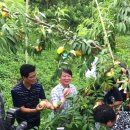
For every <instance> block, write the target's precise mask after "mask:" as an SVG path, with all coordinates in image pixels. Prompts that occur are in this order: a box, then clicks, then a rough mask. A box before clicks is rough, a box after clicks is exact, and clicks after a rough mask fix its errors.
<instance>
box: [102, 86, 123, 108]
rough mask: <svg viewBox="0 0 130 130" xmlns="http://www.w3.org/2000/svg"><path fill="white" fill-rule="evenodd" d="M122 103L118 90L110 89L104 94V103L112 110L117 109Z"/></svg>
mask: <svg viewBox="0 0 130 130" xmlns="http://www.w3.org/2000/svg"><path fill="white" fill-rule="evenodd" d="M122 102H123V98H122V95H121V93H120V91H119V90H118V88H116V87H114V86H113V87H112V88H111V89H110V90H108V91H105V92H104V103H105V104H108V105H109V106H111V107H113V108H117V107H119V106H120V105H121V104H122Z"/></svg>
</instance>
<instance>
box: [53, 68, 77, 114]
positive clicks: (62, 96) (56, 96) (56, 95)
mask: <svg viewBox="0 0 130 130" xmlns="http://www.w3.org/2000/svg"><path fill="white" fill-rule="evenodd" d="M59 78H60V79H59V81H60V83H59V84H58V85H57V86H55V87H54V88H53V89H52V91H51V102H52V104H53V105H54V106H55V102H61V104H60V106H58V107H55V111H54V112H55V113H58V112H60V111H62V110H63V111H66V110H67V108H68V106H69V104H68V101H67V99H66V97H67V96H68V95H70V94H71V95H72V96H73V97H75V96H76V95H77V90H76V87H75V86H74V85H72V84H70V83H71V80H72V71H71V70H70V69H62V70H61V71H60V74H59Z"/></svg>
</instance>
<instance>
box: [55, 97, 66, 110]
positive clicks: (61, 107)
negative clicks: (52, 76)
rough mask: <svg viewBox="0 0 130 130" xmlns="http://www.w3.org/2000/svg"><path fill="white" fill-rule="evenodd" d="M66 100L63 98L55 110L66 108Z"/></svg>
mask: <svg viewBox="0 0 130 130" xmlns="http://www.w3.org/2000/svg"><path fill="white" fill-rule="evenodd" d="M65 101H66V98H65V97H63V98H62V99H61V104H60V106H59V107H57V108H55V110H57V111H60V110H62V109H63V108H64V104H65Z"/></svg>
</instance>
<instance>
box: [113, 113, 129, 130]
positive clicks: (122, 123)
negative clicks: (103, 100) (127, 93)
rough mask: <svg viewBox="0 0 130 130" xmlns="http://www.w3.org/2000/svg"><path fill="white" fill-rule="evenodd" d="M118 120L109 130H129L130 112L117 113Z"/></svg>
mask: <svg viewBox="0 0 130 130" xmlns="http://www.w3.org/2000/svg"><path fill="white" fill-rule="evenodd" d="M117 114H118V115H119V118H118V119H117V121H116V123H115V124H114V126H113V127H112V129H111V130H130V112H128V111H119V112H118V113H117Z"/></svg>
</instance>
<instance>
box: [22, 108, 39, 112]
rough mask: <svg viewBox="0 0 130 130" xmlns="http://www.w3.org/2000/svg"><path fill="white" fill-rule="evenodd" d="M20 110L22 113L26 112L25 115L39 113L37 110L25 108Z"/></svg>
mask: <svg viewBox="0 0 130 130" xmlns="http://www.w3.org/2000/svg"><path fill="white" fill-rule="evenodd" d="M20 110H21V112H24V113H35V112H38V111H37V110H36V109H31V108H25V107H21V108H20Z"/></svg>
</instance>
